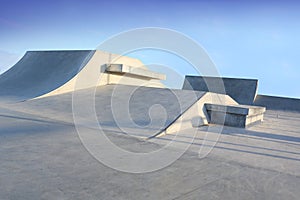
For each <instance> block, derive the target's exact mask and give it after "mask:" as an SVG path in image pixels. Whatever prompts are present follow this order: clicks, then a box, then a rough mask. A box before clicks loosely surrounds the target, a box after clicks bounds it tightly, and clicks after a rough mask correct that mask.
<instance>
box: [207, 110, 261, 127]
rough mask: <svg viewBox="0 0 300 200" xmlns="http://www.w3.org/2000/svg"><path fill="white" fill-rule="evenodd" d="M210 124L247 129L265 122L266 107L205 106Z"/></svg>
mask: <svg viewBox="0 0 300 200" xmlns="http://www.w3.org/2000/svg"><path fill="white" fill-rule="evenodd" d="M205 107H206V109H207V113H208V115H209V120H210V121H209V122H210V123H212V124H220V125H225V126H233V127H240V128H247V127H249V126H252V125H255V124H258V123H260V122H262V121H263V116H264V113H265V111H266V108H265V107H259V106H249V105H217V104H205Z"/></svg>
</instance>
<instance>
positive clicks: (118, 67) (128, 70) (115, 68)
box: [105, 64, 166, 80]
mask: <svg viewBox="0 0 300 200" xmlns="http://www.w3.org/2000/svg"><path fill="white" fill-rule="evenodd" d="M105 68H106V69H105V71H106V72H109V73H122V74H131V75H135V76H142V77H144V78H149V79H158V80H166V75H164V74H160V73H157V72H153V71H150V70H146V69H141V68H136V67H131V66H128V65H123V64H106V65H105Z"/></svg>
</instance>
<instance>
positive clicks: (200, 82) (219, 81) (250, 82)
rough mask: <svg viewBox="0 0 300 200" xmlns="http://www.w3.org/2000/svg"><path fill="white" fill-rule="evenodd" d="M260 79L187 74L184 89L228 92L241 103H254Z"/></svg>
mask: <svg viewBox="0 0 300 200" xmlns="http://www.w3.org/2000/svg"><path fill="white" fill-rule="evenodd" d="M257 85H258V80H256V79H240V78H225V77H209V76H186V77H185V80H184V83H183V86H182V89H185V90H198V91H207V92H215V93H219V94H227V95H229V96H230V97H232V98H233V99H234V100H235V101H237V102H238V103H239V104H246V105H252V104H253V101H254V99H255V97H256V94H257Z"/></svg>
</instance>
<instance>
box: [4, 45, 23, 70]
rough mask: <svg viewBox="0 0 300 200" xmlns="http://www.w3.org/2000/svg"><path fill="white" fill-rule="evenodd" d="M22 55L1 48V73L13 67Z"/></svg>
mask: <svg viewBox="0 0 300 200" xmlns="http://www.w3.org/2000/svg"><path fill="white" fill-rule="evenodd" d="M20 57H21V55H18V54H14V53H9V52H6V51H1V50H0V74H2V73H3V72H5V71H6V70H8V69H9V68H10V67H12V66H13V65H14V64H15V63H16V62H18V60H20Z"/></svg>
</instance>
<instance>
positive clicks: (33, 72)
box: [0, 50, 94, 101]
mask: <svg viewBox="0 0 300 200" xmlns="http://www.w3.org/2000/svg"><path fill="white" fill-rule="evenodd" d="M93 54H94V51H90V50H86V51H84V50H82V51H81V50H77V51H29V52H27V53H26V54H25V55H24V57H23V58H22V59H21V60H20V61H19V62H18V63H17V64H15V65H14V66H13V67H12V68H11V69H9V70H8V71H6V72H5V73H3V74H2V75H0V97H1V100H2V101H3V100H4V99H8V100H10V101H11V100H15V101H22V100H27V99H32V98H35V97H38V96H41V95H43V94H46V93H48V92H51V91H53V90H55V89H56V88H58V87H60V86H62V85H63V84H65V83H66V82H68V81H69V80H70V79H72V78H73V77H74V76H75V75H77V74H78V72H79V71H80V70H81V69H82V68H83V67H84V66H85V64H86V63H87V62H88V61H89V60H90V58H91V57H92V56H93Z"/></svg>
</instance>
